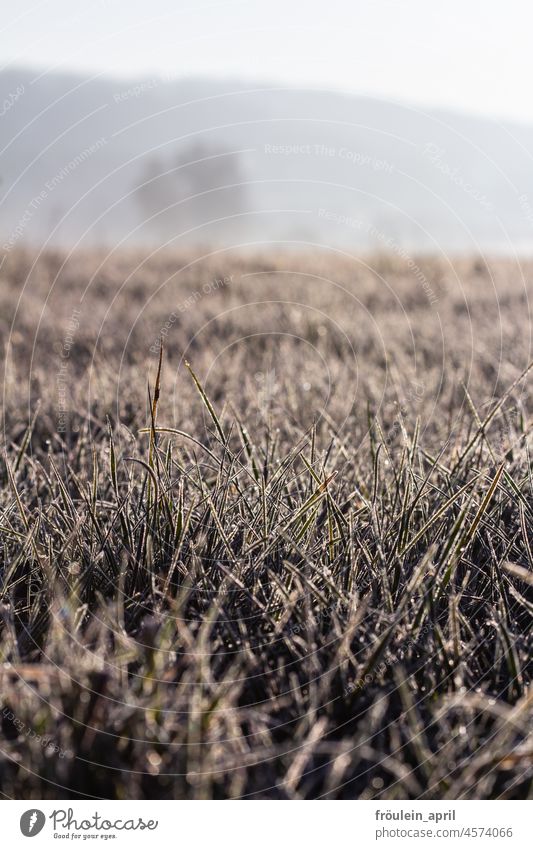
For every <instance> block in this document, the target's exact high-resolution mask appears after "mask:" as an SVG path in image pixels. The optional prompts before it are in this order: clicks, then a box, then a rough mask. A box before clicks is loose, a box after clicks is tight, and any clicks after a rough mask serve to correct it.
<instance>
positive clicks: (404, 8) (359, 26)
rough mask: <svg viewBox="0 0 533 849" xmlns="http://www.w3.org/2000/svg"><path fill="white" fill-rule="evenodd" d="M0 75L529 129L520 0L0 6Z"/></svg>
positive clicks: (525, 27)
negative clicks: (298, 92) (456, 115)
mask: <svg viewBox="0 0 533 849" xmlns="http://www.w3.org/2000/svg"><path fill="white" fill-rule="evenodd" d="M0 8H1V9H2V16H1V19H0V20H1V23H0V57H1V62H2V66H3V67H6V66H9V65H12V64H15V65H31V66H33V67H36V68H46V69H50V68H61V69H64V70H67V69H75V70H79V71H84V72H85V71H93V72H99V71H105V72H109V73H113V74H115V75H120V76H130V75H136V76H143V77H146V76H148V77H149V76H151V75H154V74H159V73H170V74H171V75H173V76H174V75H175V76H182V75H185V74H188V75H214V76H218V77H221V76H224V77H228V76H230V77H238V78H240V79H245V80H246V79H247V80H250V81H252V82H255V81H261V82H274V83H283V84H288V85H296V86H304V87H318V88H332V89H337V90H343V91H350V92H355V93H358V94H369V95H377V96H380V97H385V98H387V97H390V98H393V99H396V100H402V101H407V102H410V103H414V104H422V105H429V106H440V107H445V108H452V109H460V110H462V111H467V112H475V113H484V114H487V115H491V116H494V117H502V118H511V119H515V120H519V121H527V122H531V123H533V96H532V92H531V84H532V81H533V49H532V46H531V39H532V35H533V3H532V2H531V0H505V2H504V0H446V1H445V2H442V3H435V2H431V0H396V2H395V0H365V2H363V0H320V2H319V1H318V0H268V2H259V0H228V1H226V0H218V1H217V2H206V0H144V2H142V1H141V0H92V2H91V3H87V2H86V0H84V2H81V0H40V2H38V0H36V2H31V0H17V1H16V2H13V0H0Z"/></svg>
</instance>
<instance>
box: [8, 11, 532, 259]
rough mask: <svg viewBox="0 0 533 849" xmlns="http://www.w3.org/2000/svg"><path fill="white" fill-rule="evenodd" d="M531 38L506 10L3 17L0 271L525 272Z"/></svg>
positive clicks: (526, 14) (519, 18)
mask: <svg viewBox="0 0 533 849" xmlns="http://www.w3.org/2000/svg"><path fill="white" fill-rule="evenodd" d="M532 23H533V12H532V10H531V7H530V5H529V4H528V3H527V2H521V0H510V2H507V3H506V4H505V8H503V7H502V6H501V4H500V3H498V2H492V0H491V2H481V0H470V2H468V3H464V2H459V0H450V1H449V2H448V3H447V4H445V6H439V8H437V7H435V6H434V5H433V4H428V3H427V2H423V1H422V0H408V2H405V3H401V4H400V3H396V2H392V1H391V0H375V2H361V1H360V0H356V2H353V0H331V2H329V3H327V4H325V3H318V2H315V0H310V2H306V3H305V4H303V3H286V2H279V0H270V2H268V3H265V2H258V0H251V2H250V0H248V2H238V1H237V0H231V2H208V3H205V2H196V3H194V2H192V0H191V2H180V3H178V4H176V3H175V2H171V0H153V2H151V3H150V4H146V3H144V2H143V3H141V2H138V0H135V2H129V3H125V2H118V0H101V2H98V0H96V2H94V3H92V4H90V5H87V4H82V3H79V2H74V3H73V2H67V0H47V2H37V3H36V2H30V1H29V0H21V2H19V3H18V4H17V5H16V6H14V5H10V6H7V5H5V8H4V10H3V16H2V27H1V32H2V42H1V43H2V65H1V70H0V127H1V135H0V257H1V256H2V254H3V256H4V258H5V256H6V254H8V253H9V252H10V251H11V250H13V249H14V248H15V246H21V245H31V246H35V247H38V248H41V247H44V246H50V245H51V246H55V247H67V248H72V247H75V246H80V245H81V246H93V245H104V246H113V247H115V246H120V245H123V244H124V245H130V246H131V245H133V246H150V245H158V246H161V245H169V246H176V247H179V246H183V245H190V244H193V245H195V244H215V245H228V246H234V247H247V246H250V247H252V246H257V245H268V244H270V243H272V242H275V243H278V244H279V243H282V244H283V245H285V246H291V245H307V244H314V245H321V244H325V245H328V246H333V247H339V248H342V249H345V250H353V251H366V250H370V251H375V250H379V251H390V252H392V253H396V254H399V255H402V256H403V255H404V254H405V252H406V251H410V252H411V251H423V252H424V251H425V252H432V253H435V252H436V253H439V252H442V251H444V252H448V251H449V252H458V253H468V254H472V253H478V252H480V251H489V252H491V253H501V254H510V255H514V254H516V253H518V254H521V255H529V254H531V253H532V248H533V167H532V165H533V99H532V98H531V94H530V81H531V79H532V72H533V54H532V52H531V49H530V33H531V24H532ZM0 261H1V259H0Z"/></svg>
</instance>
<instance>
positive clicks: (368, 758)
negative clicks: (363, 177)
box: [0, 249, 533, 799]
mask: <svg viewBox="0 0 533 849" xmlns="http://www.w3.org/2000/svg"><path fill="white" fill-rule="evenodd" d="M532 285H533V263H529V264H528V263H522V264H521V265H520V266H519V265H518V264H516V263H513V262H512V261H511V260H503V259H495V260H494V261H491V262H490V263H489V264H488V265H487V263H486V262H485V261H483V260H481V259H466V258H465V259H455V260H448V259H446V258H435V259H424V258H413V259H411V260H408V259H407V258H401V257H394V256H384V255H381V256H373V257H370V256H367V257H351V256H349V255H347V254H342V253H340V252H333V251H331V252H328V251H325V250H322V251H318V250H313V249H309V250H308V251H307V252H305V253H304V252H285V253H276V252H268V251H263V252H257V253H239V254H237V253H231V252H224V251H220V250H219V251H216V252H213V253H209V252H206V254H205V256H204V257H203V258H201V259H198V256H197V254H191V255H186V254H172V253H164V254H163V253H162V254H155V255H154V256H147V255H143V254H140V253H126V252H123V253H120V254H111V255H107V254H105V253H104V252H102V253H99V252H97V251H93V252H91V253H78V254H74V255H72V256H69V257H67V256H66V255H63V254H61V253H60V252H49V253H44V254H42V255H41V256H39V257H38V258H35V257H34V256H33V255H30V253H25V252H23V251H22V250H13V251H12V252H11V253H10V254H9V255H8V256H7V257H6V259H5V261H4V264H3V266H2V268H1V270H0V337H1V342H2V358H3V363H2V374H3V420H2V425H3V455H2V459H1V461H0V537H1V540H2V542H1V547H0V579H1V583H0V586H1V598H0V653H1V666H0V677H1V680H0V693H1V696H0V703H1V704H0V710H1V720H2V725H1V735H0V792H1V793H2V794H3V795H4V797H8V798H10V797H16V798H27V799H30V798H83V797H98V798H113V799H115V798H117V799H135V798H171V799H183V798H241V797H245V798H263V799H265V798H283V799H311V798H317V797H320V798H338V799H371V798H372V799H415V798H426V799H461V798H468V799H471V798H481V799H487V798H525V797H531V796H532V795H533V786H532V778H533V748H532V744H531V741H529V742H528V730H529V728H530V724H531V717H532V713H533V705H532V702H531V696H530V695H528V686H529V679H530V675H531V664H530V649H531V644H530V642H531V619H532V613H533V589H532V585H533V558H532V545H533V535H532V532H531V528H532V521H531V520H532V517H533V497H532V496H533V492H532V484H533V479H532V469H531V458H530V454H529V450H530V444H529V436H530V416H531V409H530V404H529V398H528V378H529V373H528V372H527V367H528V364H529V362H530V360H532V359H533V356H532V350H531V348H532V345H531V321H530V313H529V300H528V299H529V298H530V297H531V293H532ZM161 340H162V341H163V350H162V357H161V358H160V357H159V352H160V348H161ZM160 362H161V369H160V371H159V364H160Z"/></svg>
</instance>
